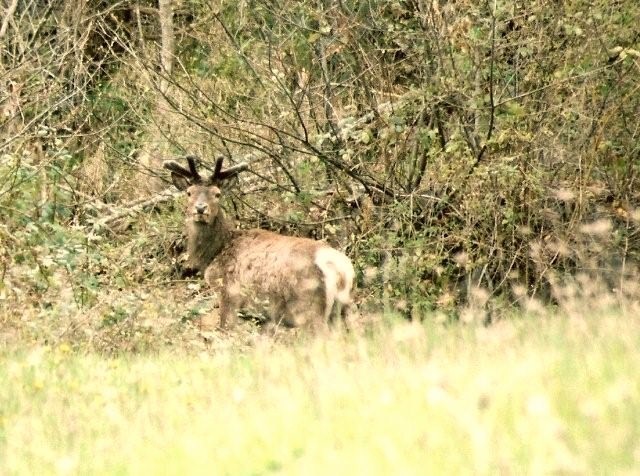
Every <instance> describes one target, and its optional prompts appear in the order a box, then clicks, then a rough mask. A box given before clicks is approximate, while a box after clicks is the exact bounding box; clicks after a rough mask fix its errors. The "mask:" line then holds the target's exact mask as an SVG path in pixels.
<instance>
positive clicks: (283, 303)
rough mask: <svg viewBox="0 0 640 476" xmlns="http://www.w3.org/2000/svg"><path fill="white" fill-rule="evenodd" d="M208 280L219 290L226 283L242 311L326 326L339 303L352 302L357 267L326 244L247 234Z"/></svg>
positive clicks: (294, 323)
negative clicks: (352, 288) (354, 269)
mask: <svg viewBox="0 0 640 476" xmlns="http://www.w3.org/2000/svg"><path fill="white" fill-rule="evenodd" d="M205 278H206V279H207V282H208V283H209V284H211V285H213V286H214V287H216V282H220V284H222V288H220V289H222V290H223V291H224V292H226V293H227V296H226V297H227V298H229V299H231V300H232V301H234V303H235V304H236V307H238V308H241V309H242V308H244V309H249V310H252V311H256V312H265V313H267V314H268V315H269V316H270V317H271V318H273V319H275V320H283V322H285V323H287V324H288V325H291V326H299V325H304V324H306V323H309V321H321V322H326V320H327V318H328V316H329V313H330V312H331V309H332V307H333V304H334V301H336V300H338V301H339V302H341V303H343V304H345V305H347V304H348V303H349V302H350V292H351V286H352V282H353V266H352V265H351V262H350V260H349V258H347V257H346V256H345V255H344V254H342V253H341V252H339V251H337V250H335V249H333V248H331V247H330V246H329V245H327V244H326V243H323V242H320V241H315V240H311V239H307V238H299V237H291V236H283V235H278V234H275V233H272V232H269V231H264V230H247V231H241V232H238V233H237V234H236V236H234V238H233V239H232V240H231V242H230V243H229V245H228V246H227V247H225V249H224V250H222V252H221V253H220V254H219V255H218V256H217V257H216V259H214V260H213V262H212V263H211V265H210V266H209V267H208V268H207V271H206V273H205Z"/></svg>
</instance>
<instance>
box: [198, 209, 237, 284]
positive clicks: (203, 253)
mask: <svg viewBox="0 0 640 476" xmlns="http://www.w3.org/2000/svg"><path fill="white" fill-rule="evenodd" d="M187 230H188V231H187V253H188V254H189V266H190V267H191V268H194V269H197V270H199V271H201V272H204V270H205V269H206V268H207V266H209V264H210V263H211V262H212V261H213V260H214V259H215V257H216V256H217V255H218V253H220V251H222V248H224V246H225V245H226V244H227V243H229V241H230V240H231V236H232V234H233V227H232V226H231V223H229V221H228V220H227V218H226V217H225V216H224V214H223V213H222V212H220V213H218V216H217V217H216V219H215V220H214V222H213V223H211V224H205V223H194V222H189V224H188V225H187Z"/></svg>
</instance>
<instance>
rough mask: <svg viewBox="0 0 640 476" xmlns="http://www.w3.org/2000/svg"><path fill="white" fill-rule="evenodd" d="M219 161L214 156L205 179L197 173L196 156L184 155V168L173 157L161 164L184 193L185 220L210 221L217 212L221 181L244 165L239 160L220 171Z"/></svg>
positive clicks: (236, 172) (223, 181) (237, 172)
mask: <svg viewBox="0 0 640 476" xmlns="http://www.w3.org/2000/svg"><path fill="white" fill-rule="evenodd" d="M223 160H224V159H223V157H218V158H217V159H216V166H215V169H214V171H213V174H211V176H210V177H209V178H204V177H202V176H201V175H200V174H199V173H198V170H197V158H196V157H193V156H189V157H187V163H188V165H189V168H188V169H187V168H184V167H183V166H181V165H180V164H179V163H177V162H176V161H173V160H170V161H167V162H165V163H164V167H165V168H166V169H168V170H170V171H171V180H173V184H174V185H175V186H176V187H177V188H178V190H183V191H185V192H186V194H187V206H186V210H185V213H186V216H187V220H189V221H192V222H193V223H201V224H212V223H213V222H214V221H215V219H216V217H217V216H218V213H219V212H220V197H221V195H222V190H223V188H224V184H225V182H226V181H228V180H229V179H231V178H233V177H235V176H236V175H238V174H239V173H240V172H242V171H243V170H246V169H247V167H248V166H247V164H245V163H241V164H238V165H234V166H233V167H230V168H228V169H226V170H222V161H223Z"/></svg>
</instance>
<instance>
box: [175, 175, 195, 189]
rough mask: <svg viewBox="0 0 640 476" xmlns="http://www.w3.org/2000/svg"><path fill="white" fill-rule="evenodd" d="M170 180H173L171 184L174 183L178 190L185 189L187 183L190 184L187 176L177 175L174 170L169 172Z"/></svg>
mask: <svg viewBox="0 0 640 476" xmlns="http://www.w3.org/2000/svg"><path fill="white" fill-rule="evenodd" d="M171 181H172V182H173V185H175V186H176V188H177V189H178V190H180V191H184V190H186V189H187V188H189V185H191V182H190V181H189V179H188V178H187V177H183V176H182V175H178V174H177V173H175V172H171Z"/></svg>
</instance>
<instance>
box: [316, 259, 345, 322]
mask: <svg viewBox="0 0 640 476" xmlns="http://www.w3.org/2000/svg"><path fill="white" fill-rule="evenodd" d="M315 263H316V266H317V267H318V268H320V271H322V274H323V275H324V282H325V286H326V309H325V312H326V316H325V317H328V316H329V314H330V313H331V310H332V309H333V304H334V302H335V301H338V302H339V303H340V304H342V305H348V304H351V288H352V287H353V279H354V277H355V272H354V271H353V265H352V264H351V260H350V259H349V258H348V257H347V256H346V255H345V254H344V253H342V252H340V251H338V250H335V249H333V248H330V247H328V246H326V247H322V248H319V249H318V250H317V251H316V255H315Z"/></svg>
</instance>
